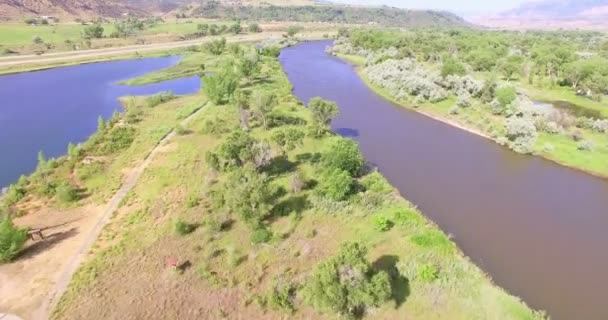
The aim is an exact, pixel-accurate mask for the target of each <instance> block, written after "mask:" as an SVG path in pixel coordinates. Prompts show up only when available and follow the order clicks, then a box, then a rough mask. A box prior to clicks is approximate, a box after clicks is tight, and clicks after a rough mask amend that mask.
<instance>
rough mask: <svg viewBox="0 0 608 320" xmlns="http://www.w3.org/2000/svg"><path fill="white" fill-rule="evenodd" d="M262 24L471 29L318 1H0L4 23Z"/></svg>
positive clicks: (444, 16)
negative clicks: (41, 19) (183, 16)
mask: <svg viewBox="0 0 608 320" xmlns="http://www.w3.org/2000/svg"><path fill="white" fill-rule="evenodd" d="M177 12H182V13H184V12H185V13H187V14H188V16H192V17H206V18H217V19H233V18H240V19H243V20H259V21H301V22H333V23H349V24H369V25H382V26H390V27H408V28H411V27H420V28H437V27H469V26H470V24H469V23H468V22H466V21H464V20H463V19H462V18H460V17H459V16H457V15H454V14H451V13H449V12H441V11H430V10H406V9H398V8H392V7H386V6H382V7H364V6H347V5H339V4H331V3H327V2H324V1H319V0H0V19H2V20H23V19H24V18H27V17H36V16H53V17H57V18H59V19H61V20H63V21H65V20H74V19H76V18H81V19H87V20H88V19H93V18H96V17H100V16H101V17H121V16H127V15H128V16H135V17H145V16H153V15H162V14H168V13H171V14H173V13H177Z"/></svg>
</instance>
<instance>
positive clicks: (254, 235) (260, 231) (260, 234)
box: [250, 228, 272, 244]
mask: <svg viewBox="0 0 608 320" xmlns="http://www.w3.org/2000/svg"><path fill="white" fill-rule="evenodd" d="M270 239H272V232H270V231H268V230H266V229H265V228H257V229H255V230H253V231H252V232H251V237H250V240H251V243H253V244H260V243H266V242H268V241H270Z"/></svg>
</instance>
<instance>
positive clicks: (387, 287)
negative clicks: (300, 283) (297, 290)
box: [302, 243, 391, 317]
mask: <svg viewBox="0 0 608 320" xmlns="http://www.w3.org/2000/svg"><path fill="white" fill-rule="evenodd" d="M366 255H367V251H366V250H365V249H364V248H363V247H362V246H361V245H360V244H358V243H346V244H343V245H342V247H341V249H340V252H339V253H338V255H336V256H335V257H333V258H330V259H328V260H327V261H324V262H322V263H320V264H318V265H317V266H316V267H315V268H314V270H313V273H312V276H311V277H310V279H308V281H307V282H306V284H305V286H304V288H303V289H302V296H303V298H304V301H305V302H306V303H307V304H309V305H311V306H313V307H314V308H315V309H318V310H320V311H333V312H336V313H338V314H340V315H345V316H349V317H357V316H361V315H362V314H363V313H364V312H365V309H367V308H368V307H378V306H380V305H381V304H382V303H384V302H386V301H387V300H388V299H389V298H390V297H391V281H390V277H389V275H388V274H387V273H386V272H383V271H376V270H373V269H372V267H371V264H370V263H369V261H368V260H367V257H366Z"/></svg>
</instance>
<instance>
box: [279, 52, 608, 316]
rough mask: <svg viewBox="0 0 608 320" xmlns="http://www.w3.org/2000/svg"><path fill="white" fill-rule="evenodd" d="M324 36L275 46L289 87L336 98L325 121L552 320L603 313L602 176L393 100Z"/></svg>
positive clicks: (606, 217) (605, 216)
mask: <svg viewBox="0 0 608 320" xmlns="http://www.w3.org/2000/svg"><path fill="white" fill-rule="evenodd" d="M327 45H331V42H329V41H320V42H309V43H304V44H300V45H297V46H295V47H291V48H287V49H284V50H283V52H282V54H281V56H280V61H281V63H282V64H283V67H284V69H285V72H286V73H287V75H288V77H289V79H290V81H291V83H292V84H293V87H294V94H295V95H296V96H298V97H299V98H300V99H301V100H302V101H304V102H308V100H310V98H312V97H316V96H320V97H323V98H325V99H329V100H333V101H335V102H336V103H337V104H338V106H339V107H340V112H341V114H340V115H339V116H338V117H337V118H336V119H335V120H334V122H333V128H334V130H335V131H336V132H338V133H340V134H342V135H344V136H347V137H351V138H353V139H356V140H357V141H358V142H359V144H360V146H361V150H362V152H363V154H364V155H365V157H366V159H367V160H368V162H369V163H371V164H373V165H375V166H377V167H378V169H379V170H380V172H382V173H383V174H384V175H385V176H386V177H387V178H388V179H389V181H390V182H391V183H392V184H393V185H394V186H395V187H397V188H398V189H399V191H400V192H401V194H402V195H403V196H404V197H406V198H408V199H409V200H411V201H412V202H414V203H415V204H416V205H418V206H419V207H420V209H421V210H422V212H424V214H425V215H426V216H427V217H429V218H430V219H431V220H433V221H434V222H435V223H437V224H438V225H439V226H440V227H441V228H442V229H443V230H444V231H445V232H446V233H448V234H450V235H452V236H453V239H454V241H456V242H457V243H458V245H459V246H460V248H462V250H463V251H464V253H465V254H466V255H467V256H469V257H470V258H471V259H472V260H473V261H475V263H477V265H478V266H480V267H481V268H482V269H483V270H484V271H486V272H487V273H488V274H489V275H490V276H491V277H492V278H493V279H494V281H495V282H496V283H497V284H498V285H500V286H502V287H503V288H505V289H506V290H508V291H509V292H511V293H512V294H514V295H517V296H519V297H521V298H522V299H523V300H525V301H526V303H528V304H529V305H530V306H531V307H533V308H536V309H542V310H546V311H547V312H548V313H549V315H550V316H551V317H552V319H554V320H563V319H585V320H593V319H608V307H607V303H606V298H605V297H604V293H605V290H606V288H608V275H607V274H606V271H607V270H608V249H607V245H608V230H606V229H607V227H608V180H604V179H601V178H597V177H594V176H591V175H588V174H585V173H582V172H579V171H576V170H572V169H568V168H566V167H562V166H559V165H557V164H554V163H552V162H550V161H546V160H543V159H541V158H538V157H533V156H524V155H518V154H516V153H514V152H512V151H510V150H508V149H507V148H505V147H501V146H499V145H497V144H496V143H494V142H492V141H490V140H487V139H485V138H482V137H479V136H476V135H474V134H471V133H468V132H466V131H464V130H461V129H457V128H455V127H452V126H449V125H447V124H444V123H442V122H439V121H436V120H433V119H431V118H428V117H426V116H424V115H421V114H419V113H416V112H414V111H411V110H406V109H404V108H400V107H398V106H395V105H394V104H392V103H390V102H387V101H386V100H384V99H383V98H381V97H380V96H378V95H376V94H374V92H373V91H371V90H370V89H369V88H367V87H366V86H365V84H364V83H363V82H362V81H361V79H359V77H358V76H357V74H356V72H355V69H354V67H353V66H351V65H350V64H348V63H346V62H343V61H341V60H340V59H337V58H335V57H332V56H329V55H327V54H326V53H325V52H324V48H325V47H326V46H327ZM413 294H415V293H413Z"/></svg>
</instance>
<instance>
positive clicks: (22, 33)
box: [0, 23, 111, 45]
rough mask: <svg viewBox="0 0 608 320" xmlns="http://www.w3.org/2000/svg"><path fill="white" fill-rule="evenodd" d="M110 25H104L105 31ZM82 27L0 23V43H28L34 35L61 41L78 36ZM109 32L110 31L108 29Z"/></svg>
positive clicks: (48, 40)
mask: <svg viewBox="0 0 608 320" xmlns="http://www.w3.org/2000/svg"><path fill="white" fill-rule="evenodd" d="M110 27H111V25H104V28H105V29H106V32H107V31H108V30H109V29H110ZM83 28H84V26H83V25H80V24H58V25H49V26H30V25H26V24H24V23H10V24H0V44H3V45H19V44H30V43H32V40H33V39H34V37H35V36H39V37H41V38H42V39H43V40H44V41H45V42H51V43H55V42H62V41H65V40H68V39H78V38H80V32H81V31H82V29H83ZM110 32H111V31H110Z"/></svg>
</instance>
